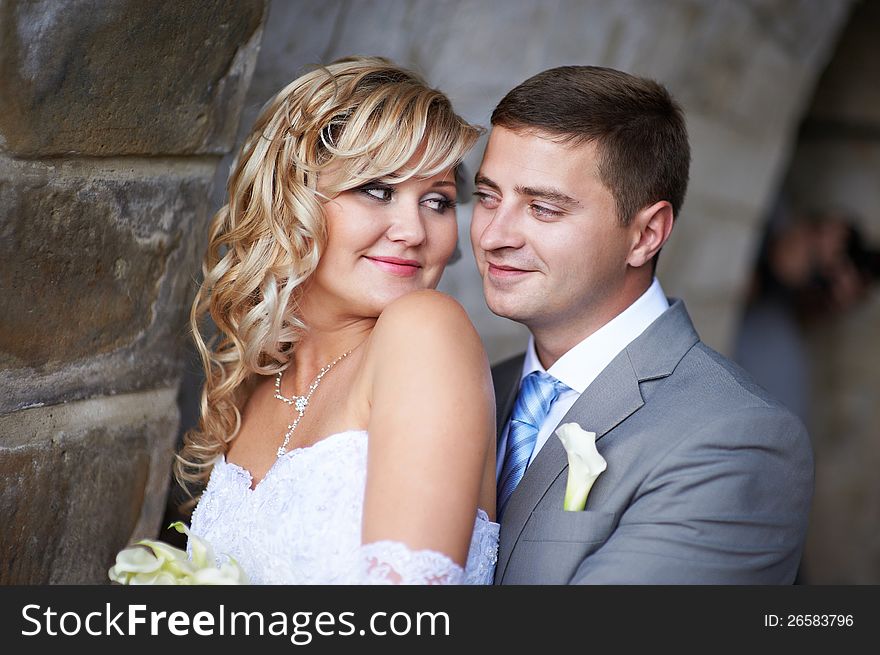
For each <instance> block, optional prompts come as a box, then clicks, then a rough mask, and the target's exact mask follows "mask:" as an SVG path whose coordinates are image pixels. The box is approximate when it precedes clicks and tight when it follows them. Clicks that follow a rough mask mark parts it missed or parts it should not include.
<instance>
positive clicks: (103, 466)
mask: <svg viewBox="0 0 880 655" xmlns="http://www.w3.org/2000/svg"><path fill="white" fill-rule="evenodd" d="M177 421H178V414H177V408H176V390H175V389H165V390H161V391H149V392H145V393H140V394H133V395H128V396H117V397H115V398H109V399H108V398H104V399H95V400H87V401H83V402H79V403H71V404H69V405H61V406H57V407H49V408H41V409H30V410H25V411H21V412H16V413H14V414H11V415H8V416H3V417H0V478H2V479H3V481H4V484H3V486H2V488H0V516H3V530H0V584H50V583H51V584H94V583H102V582H107V569H108V568H109V567H110V566H111V565H112V564H113V561H114V558H115V556H116V553H117V552H118V551H119V550H120V549H121V548H124V547H125V546H126V544H127V543H128V542H129V540H136V539H140V538H144V537H150V538H155V536H156V534H157V533H158V531H159V527H160V521H161V519H162V514H163V511H164V505H165V497H166V493H167V489H168V472H169V470H170V466H171V459H172V452H173V450H172V449H173V447H174V437H175V431H176V428H177Z"/></svg>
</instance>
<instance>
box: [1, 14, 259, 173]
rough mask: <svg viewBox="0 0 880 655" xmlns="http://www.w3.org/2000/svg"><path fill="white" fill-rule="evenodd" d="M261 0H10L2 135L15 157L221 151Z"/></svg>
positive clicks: (229, 136) (248, 63)
mask: <svg viewBox="0 0 880 655" xmlns="http://www.w3.org/2000/svg"><path fill="white" fill-rule="evenodd" d="M263 12H264V3H263V1H262V0H201V1H200V2H160V3H154V2H142V1H140V0H115V1H114V2H103V1H102V0H75V1H68V2H58V1H57V0H27V1H25V0H5V1H4V2H2V3H0V43H2V48H0V99H2V100H0V144H2V142H3V141H5V147H6V149H8V151H9V152H11V153H12V154H14V155H15V156H18V157H45V156H51V155H66V154H70V153H76V154H82V155H98V156H108V155H125V154H129V155H130V154H149V155H154V154H167V153H177V154H180V153H187V154H204V153H212V154H224V153H225V152H227V151H228V150H229V149H230V147H231V146H232V143H233V140H234V137H235V130H236V127H237V125H238V118H239V113H238V112H239V109H240V107H241V102H242V98H243V95H244V92H245V90H246V88H247V83H248V80H249V76H250V73H251V67H252V66H253V64H254V62H255V60H256V56H255V55H256V49H257V48H258V46H259V38H260V25H261V21H262V18H263Z"/></svg>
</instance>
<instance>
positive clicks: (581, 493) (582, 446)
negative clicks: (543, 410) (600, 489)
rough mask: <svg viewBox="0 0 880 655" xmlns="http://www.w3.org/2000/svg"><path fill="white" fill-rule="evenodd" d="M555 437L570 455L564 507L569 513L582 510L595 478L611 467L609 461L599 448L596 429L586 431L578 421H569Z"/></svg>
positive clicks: (557, 430)
mask: <svg viewBox="0 0 880 655" xmlns="http://www.w3.org/2000/svg"><path fill="white" fill-rule="evenodd" d="M556 436H557V437H559V440H560V441H561V442H562V445H563V447H564V448H565V452H566V453H567V454H568V482H567V484H566V486H565V500H564V501H563V505H562V506H563V509H564V510H566V511H568V512H580V511H581V510H583V509H584V507H585V506H586V504H587V496H588V495H589V493H590V489H592V488H593V483H594V482H595V481H596V478H598V477H599V474H600V473H602V471H604V470H605V469H606V468H608V462H606V461H605V458H604V457H602V455H600V454H599V451H598V450H596V433H595V432H587V431H586V430H584V429H583V428H582V427H581V426H580V425H578V424H577V423H566V424H564V425H560V426H559V427H558V428H556Z"/></svg>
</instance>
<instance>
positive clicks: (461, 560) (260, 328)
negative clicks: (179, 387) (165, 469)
mask: <svg viewBox="0 0 880 655" xmlns="http://www.w3.org/2000/svg"><path fill="white" fill-rule="evenodd" d="M478 134H479V130H478V129H477V128H475V127H473V126H471V125H469V124H467V123H466V122H465V121H463V120H462V119H461V118H459V117H458V116H457V115H456V114H455V113H454V112H453V111H452V108H451V105H450V103H449V100H448V99H447V98H446V97H445V96H444V95H443V94H441V93H439V92H438V91H435V90H433V89H430V88H428V87H427V86H426V85H425V84H424V82H423V81H422V80H421V79H420V78H418V77H416V76H415V75H414V74H413V73H412V72H410V71H407V70H406V69H403V68H400V67H398V66H396V65H394V64H392V63H391V62H389V61H387V60H385V59H381V58H365V57H357V58H348V59H343V60H339V61H337V62H335V63H333V64H331V65H329V66H327V67H325V68H321V69H318V70H316V71H314V72H310V73H308V74H306V75H304V76H302V77H300V78H299V79H297V80H295V81H294V82H292V83H291V84H290V85H289V86H287V87H286V88H285V89H283V90H282V91H281V92H280V93H278V95H277V96H275V98H274V99H273V100H271V101H270V103H269V104H268V105H267V106H266V108H265V109H264V110H263V112H262V114H261V116H260V117H259V118H258V119H257V122H256V125H255V127H254V130H253V132H252V134H251V136H250V137H249V139H248V140H247V141H246V143H245V145H244V147H243V149H242V152H241V153H240V155H239V158H238V161H237V164H236V165H235V167H234V169H233V172H232V174H231V176H230V180H229V184H228V192H229V197H228V204H227V205H226V206H224V207H223V208H222V209H221V210H220V211H219V212H218V214H217V215H216V217H215V218H214V220H213V222H212V225H211V229H210V245H209V249H208V253H207V255H206V258H205V263H204V267H203V271H204V281H203V283H202V286H201V288H200V289H199V292H198V295H197V297H196V300H195V303H194V305H193V314H192V324H193V328H194V333H195V338H196V343H197V345H198V348H199V351H200V353H201V358H202V362H203V365H204V368H205V373H206V376H207V381H206V383H205V388H204V391H203V394H202V401H201V420H200V423H199V427H198V428H197V429H195V430H193V431H191V432H190V433H189V434H188V435H187V437H186V441H185V444H184V447H183V449H182V450H181V453H180V454H179V456H178V462H177V470H176V472H177V476H178V479H179V480H181V481H182V482H184V483H185V482H190V483H192V482H204V481H205V480H207V487H206V489H205V491H204V493H203V495H202V497H201V499H200V501H199V503H198V506H197V507H196V509H195V511H194V513H193V517H192V526H191V531H192V533H193V534H195V535H197V536H199V537H202V538H205V539H207V540H208V541H209V542H210V543H211V544H212V546H213V547H214V550H215V552H217V553H223V554H225V555H226V556H229V557H232V558H234V559H235V560H236V561H237V562H238V564H239V565H240V566H241V567H242V568H243V569H244V571H245V573H246V574H247V575H248V577H249V579H250V581H251V582H254V583H282V584H305V583H317V584H338V583H385V584H387V583H403V584H436V583H448V584H460V583H475V584H488V583H491V581H492V577H493V573H494V566H495V564H494V562H495V553H496V550H497V541H498V524H497V523H494V522H492V520H493V518H494V512H495V448H494V431H495V430H494V418H495V416H494V414H495V412H494V397H493V392H492V384H491V378H490V374H489V365H488V362H487V359H486V355H485V352H484V351H483V348H482V345H481V343H480V339H479V337H478V335H477V333H476V331H475V330H474V327H473V326H472V325H471V323H470V321H469V320H468V317H467V315H466V314H465V312H464V310H463V309H462V308H461V306H460V305H458V303H456V302H455V301H454V300H453V299H451V298H449V297H448V296H445V295H443V294H440V293H439V292H436V291H434V290H433V289H434V288H435V287H436V286H437V283H438V282H439V280H440V276H441V274H442V272H443V268H444V266H445V265H446V262H447V260H448V259H449V257H450V256H451V254H452V252H453V250H454V248H455V243H456V236H457V226H456V215H455V202H456V185H455V171H456V168H457V166H458V165H459V162H460V161H461V159H462V157H463V156H464V154H465V153H466V152H467V150H468V149H469V148H470V147H471V146H472V145H473V144H474V142H475V141H476V139H477V137H478ZM208 313H209V314H210V316H211V318H212V319H213V322H214V324H215V325H216V327H217V331H218V334H217V336H216V337H215V339H214V340H211V341H208V340H206V339H205V337H203V336H202V335H201V333H200V331H199V329H200V328H199V323H200V319H203V318H204V317H205V315H206V314H208Z"/></svg>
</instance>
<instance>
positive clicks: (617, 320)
mask: <svg viewBox="0 0 880 655" xmlns="http://www.w3.org/2000/svg"><path fill="white" fill-rule="evenodd" d="M667 309H669V301H667V300H666V294H665V293H663V289H662V288H661V287H660V281H659V280H658V279H657V278H656V277H655V278H654V281H653V282H652V283H651V286H650V287H648V290H647V291H645V293H643V294H642V295H641V296H639V297H638V299H637V300H636V301H635V302H634V303H633V304H631V305H630V306H629V307H627V308H626V309H624V310H623V311H622V312H621V313H620V314H618V315H617V316H615V317H614V318H613V319H611V320H610V321H608V322H607V323H606V324H605V325H603V326H602V327H601V328H599V329H598V330H596V331H595V332H593V334H591V335H590V336H588V337H587V338H586V339H584V340H583V341H581V342H580V343H578V344H577V345H576V346H574V348H572V349H571V350H569V351H568V352H567V353H565V354H564V355H563V356H562V357H560V358H559V359H558V360H557V361H556V362H555V363H554V364H553V366H551V367H550V369H549V370H547V371H545V370H544V367H543V366H541V361H540V360H539V359H538V354H537V352H536V351H535V338H534V337H529V346H528V348H527V349H526V357H525V361H523V372H522V377H523V378H524V377H525V376H527V375H528V374H529V373H532V372H533V371H541V372H546V373H549V374H550V375H552V376H553V377H555V378H556V379H557V380H560V381H561V382H562V383H564V384H565V385H567V386H568V387H569V388H571V389H574V390H575V391H576V392H578V393H579V394H581V393H583V392H584V390H586V388H587V387H588V386H590V384H591V383H592V382H593V380H595V379H596V377H598V375H599V373H601V372H602V371H603V370H604V369H605V367H606V366H608V364H610V363H611V360H613V359H614V358H615V357H617V355H619V354H620V352H621V351H622V350H623V349H624V348H626V347H627V346H628V345H629V344H630V343H631V342H632V341H633V340H634V339H635V338H636V337H638V336H639V335H640V334H641V333H642V332H644V331H645V329H646V328H647V327H648V326H649V325H651V323H653V322H654V321H655V320H656V319H657V318H658V317H659V316H660V315H661V314H662V313H663V312H665V311H666V310H667Z"/></svg>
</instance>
